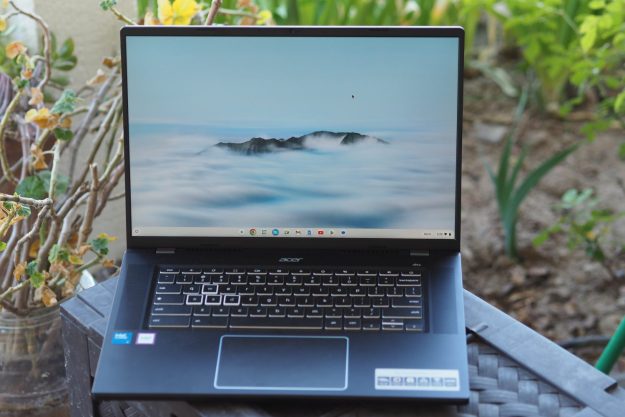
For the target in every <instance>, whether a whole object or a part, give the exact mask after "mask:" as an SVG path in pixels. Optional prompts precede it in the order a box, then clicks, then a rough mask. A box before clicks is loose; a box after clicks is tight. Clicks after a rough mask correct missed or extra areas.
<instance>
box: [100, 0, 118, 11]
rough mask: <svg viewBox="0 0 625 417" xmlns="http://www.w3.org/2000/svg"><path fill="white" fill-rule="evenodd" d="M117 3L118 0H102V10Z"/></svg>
mask: <svg viewBox="0 0 625 417" xmlns="http://www.w3.org/2000/svg"><path fill="white" fill-rule="evenodd" d="M116 4H117V0H102V1H100V8H101V9H102V10H105V11H106V10H109V9H110V8H111V7H113V6H115V5H116Z"/></svg>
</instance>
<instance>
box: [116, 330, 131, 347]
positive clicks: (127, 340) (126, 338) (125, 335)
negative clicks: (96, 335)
mask: <svg viewBox="0 0 625 417" xmlns="http://www.w3.org/2000/svg"><path fill="white" fill-rule="evenodd" d="M111 343H113V344H114V345H129V344H131V343H132V332H115V333H113V340H112V341H111Z"/></svg>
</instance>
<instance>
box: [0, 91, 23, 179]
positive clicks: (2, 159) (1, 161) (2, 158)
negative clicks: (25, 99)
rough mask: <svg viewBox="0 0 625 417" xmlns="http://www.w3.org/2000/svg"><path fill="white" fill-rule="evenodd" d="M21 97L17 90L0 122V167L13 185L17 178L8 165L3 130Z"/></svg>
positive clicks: (20, 92)
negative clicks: (0, 166)
mask: <svg viewBox="0 0 625 417" xmlns="http://www.w3.org/2000/svg"><path fill="white" fill-rule="evenodd" d="M21 97H22V90H17V92H16V93H15V95H14V96H13V99H12V100H11V102H10V103H9V105H8V106H7V108H6V110H5V111H4V115H3V116H2V121H0V165H2V172H3V173H4V177H5V178H7V179H8V180H9V181H11V182H12V183H14V184H17V178H15V176H14V175H13V171H11V166H10V165H9V160H8V158H7V154H6V149H5V147H4V130H5V129H6V126H7V124H8V123H9V119H10V118H11V113H13V110H14V109H15V106H17V104H18V103H19V101H20V98H21Z"/></svg>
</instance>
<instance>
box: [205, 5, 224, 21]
mask: <svg viewBox="0 0 625 417" xmlns="http://www.w3.org/2000/svg"><path fill="white" fill-rule="evenodd" d="M220 7H221V0H213V1H212V3H211V7H210V9H209V10H208V15H207V16H206V21H205V22H204V25H206V26H210V25H212V24H213V22H215V18H216V17H217V12H218V11H219V8H220Z"/></svg>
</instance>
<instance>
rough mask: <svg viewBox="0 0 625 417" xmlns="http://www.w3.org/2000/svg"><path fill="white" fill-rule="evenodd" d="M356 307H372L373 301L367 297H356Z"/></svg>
mask: <svg viewBox="0 0 625 417" xmlns="http://www.w3.org/2000/svg"><path fill="white" fill-rule="evenodd" d="M354 307H371V300H370V299H369V298H367V297H356V298H354Z"/></svg>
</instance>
